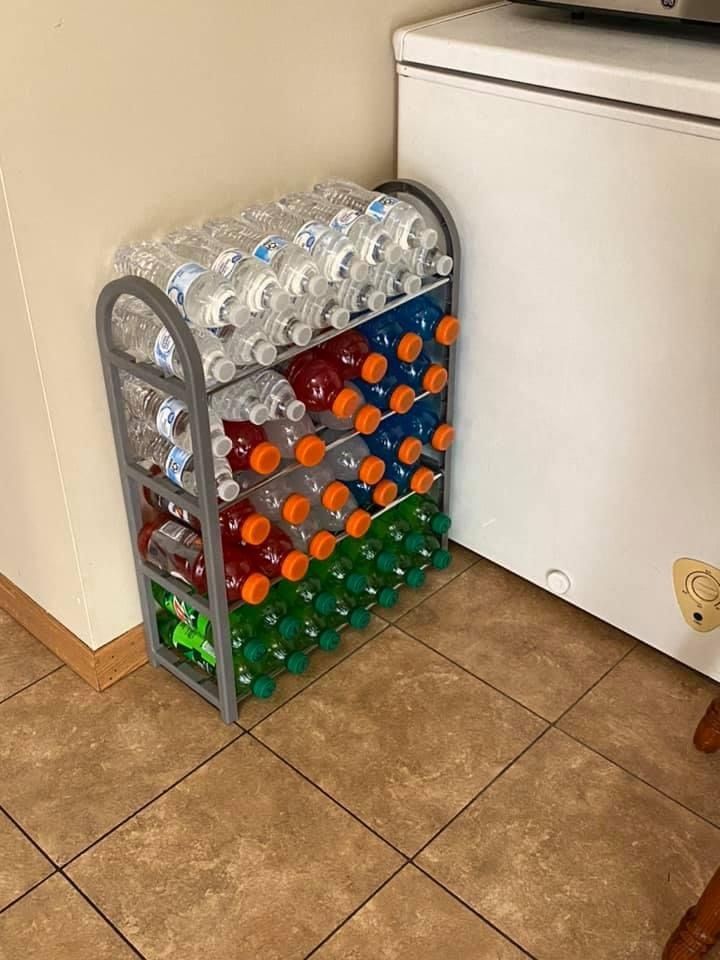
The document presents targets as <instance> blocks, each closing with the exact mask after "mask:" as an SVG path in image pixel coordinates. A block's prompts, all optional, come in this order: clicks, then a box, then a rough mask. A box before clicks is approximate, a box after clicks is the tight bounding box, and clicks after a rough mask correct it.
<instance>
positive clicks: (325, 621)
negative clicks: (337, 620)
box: [302, 608, 340, 650]
mask: <svg viewBox="0 0 720 960" xmlns="http://www.w3.org/2000/svg"><path fill="white" fill-rule="evenodd" d="M306 610H307V612H306V614H305V616H304V617H303V620H302V632H303V638H304V640H303V643H304V645H305V646H306V647H310V646H313V647H320V649H321V650H336V649H337V648H338V647H339V646H340V634H339V633H338V632H337V630H335V628H334V627H333V626H332V623H331V619H330V618H331V617H333V616H334V614H330V616H329V617H322V616H320V615H319V614H317V613H312V612H311V611H310V610H309V609H308V608H306Z"/></svg>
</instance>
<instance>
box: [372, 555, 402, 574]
mask: <svg viewBox="0 0 720 960" xmlns="http://www.w3.org/2000/svg"><path fill="white" fill-rule="evenodd" d="M397 562H398V558H397V555H396V554H394V553H392V552H391V551H390V550H383V552H382V553H381V554H379V556H378V558H377V560H376V561H375V566H376V567H377V568H378V570H379V571H380V573H392V571H393V570H394V569H395V567H396V566H397Z"/></svg>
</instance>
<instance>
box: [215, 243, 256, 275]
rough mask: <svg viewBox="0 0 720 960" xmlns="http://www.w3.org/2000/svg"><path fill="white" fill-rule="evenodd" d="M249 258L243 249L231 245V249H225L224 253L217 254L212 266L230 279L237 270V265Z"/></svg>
mask: <svg viewBox="0 0 720 960" xmlns="http://www.w3.org/2000/svg"><path fill="white" fill-rule="evenodd" d="M247 259H248V256H247V254H245V253H243V252H242V250H237V249H235V248H234V247H231V248H230V249H229V250H223V252H222V253H219V254H218V255H217V257H216V258H215V261H214V262H213V265H212V268H213V270H214V271H215V272H216V273H219V274H221V276H223V277H225V279H226V280H229V279H230V277H231V276H232V275H233V273H234V272H235V268H236V267H237V265H238V264H239V263H242V261H243V260H247Z"/></svg>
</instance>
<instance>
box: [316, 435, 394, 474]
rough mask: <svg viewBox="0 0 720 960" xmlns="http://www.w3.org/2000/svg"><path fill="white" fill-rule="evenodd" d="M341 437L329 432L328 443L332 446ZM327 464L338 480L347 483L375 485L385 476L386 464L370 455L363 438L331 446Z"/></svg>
mask: <svg viewBox="0 0 720 960" xmlns="http://www.w3.org/2000/svg"><path fill="white" fill-rule="evenodd" d="M341 436H342V434H340V433H330V432H329V433H328V436H327V442H328V443H329V444H332V443H333V442H334V441H335V440H337V439H339V438H340V437H341ZM326 463H327V464H328V466H329V467H330V469H331V470H332V472H333V473H334V475H335V476H336V477H337V479H338V480H342V481H343V482H345V483H347V481H348V480H360V481H361V482H362V483H367V484H370V485H374V484H376V483H379V482H380V481H381V480H382V478H383V475H384V474H385V462H384V461H383V460H381V459H380V457H376V456H375V455H374V454H372V453H370V449H369V447H368V445H367V443H366V442H365V440H364V439H363V438H362V437H351V438H350V439H349V440H345V441H344V443H342V444H340V445H338V446H335V447H333V446H331V447H330V449H329V450H328V451H327V455H326Z"/></svg>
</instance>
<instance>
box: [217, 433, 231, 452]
mask: <svg viewBox="0 0 720 960" xmlns="http://www.w3.org/2000/svg"><path fill="white" fill-rule="evenodd" d="M231 450H232V440H231V439H230V437H228V436H227V435H226V434H224V433H216V434H215V435H214V436H213V438H212V452H213V456H214V457H225V456H227V455H228V453H230V451H231Z"/></svg>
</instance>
